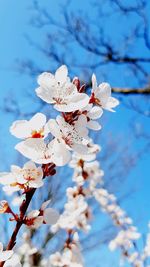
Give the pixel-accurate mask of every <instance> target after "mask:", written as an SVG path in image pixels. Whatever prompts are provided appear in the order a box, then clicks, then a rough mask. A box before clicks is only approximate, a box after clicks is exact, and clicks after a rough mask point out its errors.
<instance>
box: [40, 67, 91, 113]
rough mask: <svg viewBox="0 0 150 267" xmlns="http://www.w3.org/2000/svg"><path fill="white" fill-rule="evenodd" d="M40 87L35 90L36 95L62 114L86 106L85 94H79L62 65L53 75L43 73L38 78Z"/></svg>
mask: <svg viewBox="0 0 150 267" xmlns="http://www.w3.org/2000/svg"><path fill="white" fill-rule="evenodd" d="M38 84H39V85H40V87H38V88H37V89H36V93H37V95H38V96H39V97H40V98H41V99H42V100H44V101H45V102H47V103H49V104H54V108H55V109H57V110H58V111H62V112H71V111H75V110H78V109H80V108H81V107H85V106H86V105H87V104H88V101H89V97H88V95H87V94H84V93H79V92H78V90H77V88H76V86H75V85H74V84H73V83H72V82H71V81H70V78H69V77H68V69H67V67H66V66H65V65H62V66H61V67H60V68H58V69H57V70H56V72H55V75H53V74H51V73H48V72H44V73H42V74H41V75H40V76H39V77H38Z"/></svg>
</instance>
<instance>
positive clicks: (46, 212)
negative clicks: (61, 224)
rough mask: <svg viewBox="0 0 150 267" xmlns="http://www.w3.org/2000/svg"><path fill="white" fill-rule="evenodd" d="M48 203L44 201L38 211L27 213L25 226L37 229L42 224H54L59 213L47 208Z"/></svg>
mask: <svg viewBox="0 0 150 267" xmlns="http://www.w3.org/2000/svg"><path fill="white" fill-rule="evenodd" d="M49 203H50V201H46V202H44V203H43V204H42V206H41V209H40V210H32V211H31V212H29V213H28V215H27V217H26V220H25V224H26V225H27V226H28V227H29V228H32V229H37V228H39V227H40V226H41V225H42V224H43V223H45V224H51V225H52V224H55V223H56V222H57V221H58V219H59V213H58V212H57V211H56V210H54V209H52V208H47V206H48V204H49Z"/></svg>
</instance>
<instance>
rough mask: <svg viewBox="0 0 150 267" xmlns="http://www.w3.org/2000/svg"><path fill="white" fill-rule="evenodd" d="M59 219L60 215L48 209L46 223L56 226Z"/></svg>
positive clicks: (45, 214) (45, 215)
mask: <svg viewBox="0 0 150 267" xmlns="http://www.w3.org/2000/svg"><path fill="white" fill-rule="evenodd" d="M58 219H59V213H58V212H57V211H56V210H54V209H52V208H48V209H46V210H45V211H44V221H45V222H46V223H47V224H55V223H56V222H57V221H58Z"/></svg>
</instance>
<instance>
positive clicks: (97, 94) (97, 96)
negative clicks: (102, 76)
mask: <svg viewBox="0 0 150 267" xmlns="http://www.w3.org/2000/svg"><path fill="white" fill-rule="evenodd" d="M91 102H94V103H95V104H97V105H98V106H99V107H101V108H102V109H106V110H109V111H114V110H113V108H115V107H116V106H118V105H119V101H118V100H117V99H116V98H114V97H111V87H110V85H109V84H108V83H101V84H100V85H99V86H98V85H97V81H96V76H95V74H93V75H92V98H91Z"/></svg>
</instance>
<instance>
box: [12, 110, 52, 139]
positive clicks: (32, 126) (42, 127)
mask: <svg viewBox="0 0 150 267" xmlns="http://www.w3.org/2000/svg"><path fill="white" fill-rule="evenodd" d="M47 130H48V129H47V127H46V116H45V115H44V114H42V113H37V114H35V115H34V116H33V117H32V118H31V119H30V120H29V121H28V120H17V121H15V122H13V124H12V126H11V127H10V132H11V134H12V135H14V136H16V137H17V138H20V139H27V138H45V137H46V136H47V135H48V131H47Z"/></svg>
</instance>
